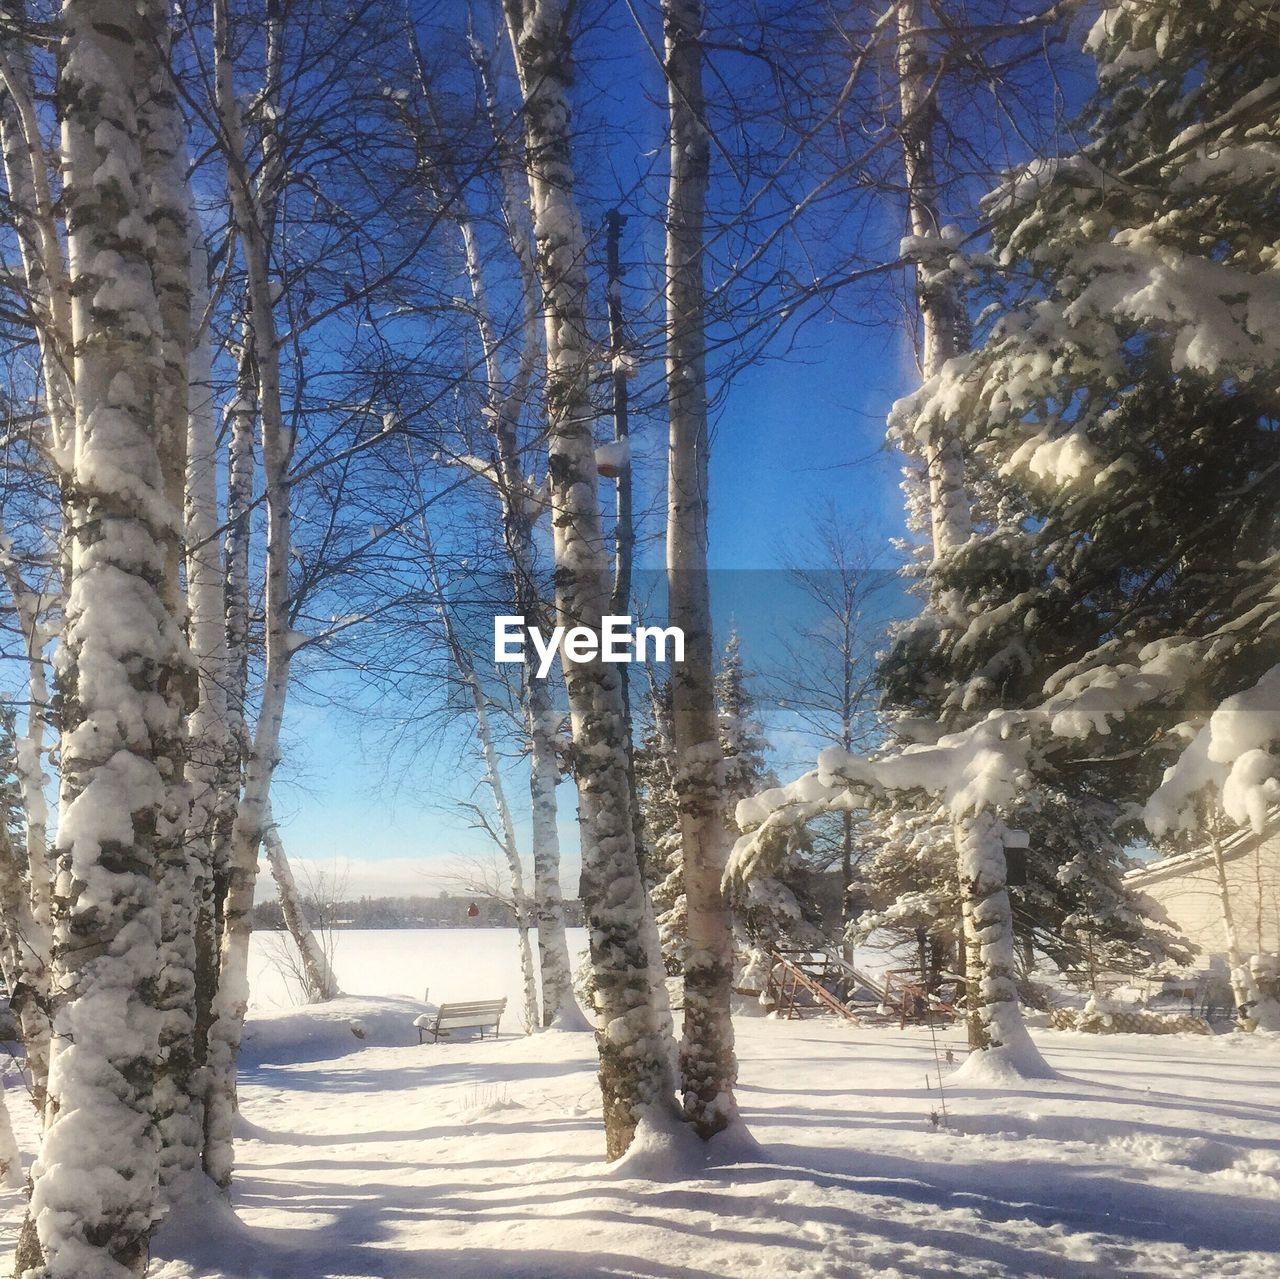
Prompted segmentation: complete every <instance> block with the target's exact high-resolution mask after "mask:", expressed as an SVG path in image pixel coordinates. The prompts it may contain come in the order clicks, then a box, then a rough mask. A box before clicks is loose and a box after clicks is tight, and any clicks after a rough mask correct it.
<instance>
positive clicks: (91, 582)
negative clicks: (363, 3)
mask: <svg viewBox="0 0 1280 1279" xmlns="http://www.w3.org/2000/svg"><path fill="white" fill-rule="evenodd" d="M62 19H63V22H62V47H61V50H60V77H59V89H58V102H59V108H60V115H61V121H62V140H63V146H62V158H63V173H64V180H65V187H64V190H63V201H64V203H65V206H66V211H67V225H68V243H69V250H70V252H69V260H70V262H71V264H72V278H71V297H72V304H71V322H72V334H73V338H74V342H75V351H76V360H75V365H74V371H73V383H72V397H73V404H74V410H75V434H76V448H75V456H74V463H73V467H72V472H71V482H72V483H73V485H74V486H75V489H76V491H77V499H76V503H75V509H76V523H75V525H74V526H73V527H72V528H71V529H69V530H68V536H69V539H70V566H71V571H70V581H69V589H68V595H67V608H66V618H65V626H64V632H63V636H62V646H61V649H60V651H59V655H58V662H57V670H58V680H59V698H60V706H61V726H62V741H61V762H62V776H61V785H60V791H59V814H60V817H59V823H58V832H57V843H56V850H57V877H56V880H55V887H54V947H53V955H52V966H53V988H54V990H55V991H56V992H57V996H56V1002H55V1012H54V1037H53V1053H52V1061H51V1066H50V1076H49V1099H48V1105H47V1111H46V1127H45V1132H44V1136H43V1140H42V1142H41V1147H40V1153H39V1156H38V1158H37V1160H36V1163H35V1165H34V1167H33V1170H32V1192H31V1204H30V1211H29V1217H28V1221H27V1223H26V1225H25V1226H24V1229H23V1234H22V1238H21V1240H20V1243H19V1251H18V1259H17V1272H18V1273H19V1274H21V1273H23V1272H24V1271H27V1270H31V1271H33V1272H38V1273H40V1274H42V1275H47V1276H49V1279H121V1277H122V1276H127V1275H142V1274H144V1273H145V1271H146V1268H147V1258H148V1251H149V1243H148V1241H149V1237H150V1232H151V1226H152V1223H153V1221H154V1219H155V1217H156V1201H157V1189H158V1177H159V1142H158V1132H157V1125H156V1119H155V1115H154V1113H153V1100H154V1098H153V1090H154V1085H155V1080H156V1063H157V1060H158V1058H159V1051H160V1035H161V1026H162V1016H161V1012H160V1009H159V1008H158V1007H157V1002H156V1001H157V995H158V993H159V986H160V979H161V970H160V940H161V928H162V911H161V907H162V903H161V900H160V893H159V891H158V885H159V882H160V878H161V873H162V870H163V866H162V857H163V855H164V854H163V849H164V848H165V847H166V841H167V840H168V839H169V838H170V833H169V831H167V830H166V823H168V822H171V821H172V818H173V814H172V813H170V812H167V811H166V809H167V806H168V804H169V802H170V801H171V799H172V791H173V783H174V781H175V778H174V775H173V768H174V765H175V761H178V760H179V759H180V757H181V751H180V749H179V745H180V741H181V734H182V714H183V710H184V707H183V703H182V698H181V691H182V688H183V686H184V684H185V682H186V678H187V674H188V670H189V665H188V659H187V651H186V645H185V642H184V640H183V636H182V632H181V628H180V624H179V619H178V617H177V616H175V612H174V607H173V601H174V598H175V595H174V592H175V584H174V583H173V582H171V581H170V580H169V574H170V573H171V572H172V571H173V569H174V568H175V566H176V561H177V548H178V538H179V530H180V518H181V512H180V509H179V508H176V507H175V506H174V503H173V495H174V493H175V492H180V489H181V483H182V476H181V472H180V471H179V473H178V475H176V476H175V475H173V474H170V473H167V472H166V465H168V466H169V467H170V468H172V467H173V466H174V465H175V464H177V463H180V461H181V456H182V454H181V451H180V450H178V449H175V448H174V447H173V445H174V441H173V440H172V438H171V435H170V433H169V428H170V426H171V424H172V423H171V419H170V417H169V415H167V414H166V412H165V409H164V398H163V394H162V388H161V386H160V384H159V380H158V377H157V370H158V369H159V368H161V367H162V365H163V359H164V357H163V354H162V350H161V346H160V343H161V337H162V332H163V328H162V317H161V300H160V298H159V296H158V293H157V287H156V282H155V280H154V278H153V274H152V262H151V259H150V254H149V253H148V247H149V245H150V244H151V242H152V236H153V235H154V233H155V230H154V225H153V223H152V217H153V214H154V215H155V216H158V217H163V218H167V217H169V216H170V215H171V213H172V210H171V209H170V207H169V206H168V203H167V201H165V200H164V199H163V197H162V203H161V204H160V205H159V206H158V207H157V208H156V209H155V210H153V209H152V207H151V203H150V201H151V197H152V192H151V191H150V189H149V183H148V182H147V181H146V179H145V178H144V157H145V156H146V154H147V152H148V149H149V139H148V138H147V136H146V130H147V128H148V127H149V125H150V123H151V122H150V120H149V114H148V112H147V111H146V110H144V109H143V107H144V104H143V101H142V99H143V98H145V96H146V95H147V94H149V93H150V92H151V90H152V87H153V85H154V82H155V78H156V74H157V70H158V62H159V54H160V50H161V49H162V48H163V47H164V46H165V40H164V33H165V20H166V13H165V11H164V8H163V6H159V5H155V4H150V3H147V4H142V5H139V4H136V3H121V2H120V0H68V3H67V4H66V6H65V7H64V9H63V14H62ZM185 207H186V206H185V200H184V202H183V204H182V209H181V210H180V213H179V215H180V216H183V215H184V211H185ZM184 242H185V240H184ZM182 270H183V271H184V272H185V267H183V268H182ZM183 437H184V439H185V422H184V431H183Z"/></svg>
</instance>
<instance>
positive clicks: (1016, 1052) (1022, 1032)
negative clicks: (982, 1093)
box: [957, 812, 1053, 1083]
mask: <svg viewBox="0 0 1280 1279" xmlns="http://www.w3.org/2000/svg"><path fill="white" fill-rule="evenodd" d="M1003 829H1004V828H1003V826H1002V824H1001V823H1000V821H999V819H998V818H996V817H995V816H994V815H993V814H991V813H989V812H980V813H976V814H974V815H973V816H971V817H966V818H965V819H963V820H962V821H961V822H959V823H958V825H957V836H958V838H957V842H958V844H959V848H960V891H961V893H962V894H963V895H964V899H965V902H966V904H967V906H968V912H969V913H968V917H967V919H966V923H967V925H968V927H967V929H966V944H967V948H968V949H969V950H970V952H971V953H972V954H973V959H974V960H975V961H976V962H975V963H972V964H971V965H969V966H967V971H966V976H967V977H968V989H969V991H970V999H971V1000H973V1001H974V1002H973V1003H972V1005H971V1007H970V1009H969V1015H970V1018H971V1022H972V1024H973V1025H974V1027H975V1029H976V1034H977V1038H978V1041H979V1042H978V1043H976V1044H971V1047H972V1048H973V1049H974V1051H972V1052H971V1053H970V1055H969V1059H968V1061H967V1062H966V1063H965V1066H964V1067H963V1070H962V1074H963V1076H964V1078H965V1079H967V1080H968V1081H969V1082H973V1083H979V1082H1008V1081H1013V1080H1017V1079H1042V1078H1046V1077H1048V1076H1051V1075H1052V1073H1053V1072H1052V1071H1051V1070H1050V1069H1049V1067H1048V1066H1047V1065H1046V1064H1045V1061H1044V1058H1042V1057H1041V1056H1040V1050H1039V1049H1038V1048H1037V1047H1036V1046H1035V1044H1034V1043H1033V1042H1032V1040H1031V1036H1030V1034H1029V1033H1028V1032H1027V1028H1026V1025H1025V1024H1024V1023H1023V1020H1022V1012H1021V1010H1020V1009H1019V1007H1018V988H1017V981H1016V969H1015V957H1014V939H1013V911H1012V909H1011V908H1010V905H1009V890H1008V888H1007V887H1006V883H1005V880H1006V867H1005V855H1004V840H1003V837H1002V833H1003ZM975 969H976V972H975V971H974V970H975ZM958 1077H959V1076H958Z"/></svg>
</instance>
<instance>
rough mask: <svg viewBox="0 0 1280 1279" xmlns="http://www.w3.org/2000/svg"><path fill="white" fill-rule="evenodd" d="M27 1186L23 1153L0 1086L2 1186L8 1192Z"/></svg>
mask: <svg viewBox="0 0 1280 1279" xmlns="http://www.w3.org/2000/svg"><path fill="white" fill-rule="evenodd" d="M25 1184H26V1182H25V1180H24V1178H23V1176H22V1153H21V1152H20V1151H19V1150H18V1142H17V1139H16V1138H15V1137H14V1135H13V1124H12V1123H10V1121H9V1104H8V1101H7V1099H6V1097H5V1094H4V1088H3V1085H0V1185H3V1186H4V1188H5V1189H6V1190H21V1189H22V1187H23V1186H24V1185H25Z"/></svg>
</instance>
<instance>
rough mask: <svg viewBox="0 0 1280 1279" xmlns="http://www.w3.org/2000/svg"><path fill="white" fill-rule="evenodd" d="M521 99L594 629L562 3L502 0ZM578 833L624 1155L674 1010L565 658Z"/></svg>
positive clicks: (565, 515) (618, 732)
mask: <svg viewBox="0 0 1280 1279" xmlns="http://www.w3.org/2000/svg"><path fill="white" fill-rule="evenodd" d="M504 11H505V14H506V18H507V26H508V29H509V33H510V37H511V44H512V49H513V51H514V54H515V60H516V68H517V73H518V75H519V79H520V85H521V90H522V93H523V96H524V112H523V118H524V126H525V151H526V155H527V159H528V166H529V188H530V198H531V205H532V209H533V225H534V240H535V244H536V249H537V251H536V254H535V260H536V262H537V265H538V273H539V279H540V283H541V286H542V300H543V313H544V323H545V327H546V353H547V396H546V398H547V416H548V424H549V434H548V476H549V488H550V501H551V523H552V535H553V544H554V548H555V561H556V609H557V614H558V621H559V622H560V623H561V624H562V625H566V626H573V625H582V626H588V627H591V628H593V629H596V630H597V631H598V630H599V627H600V619H601V617H602V615H603V614H604V612H605V610H606V608H607V607H608V601H609V593H610V592H609V579H608V557H607V555H606V551H605V543H604V533H603V528H602V521H601V517H600V504H599V498H598V496H597V488H598V474H597V471H596V462H595V445H594V437H593V429H592V428H593V424H594V421H595V411H594V409H593V407H592V404H591V397H590V378H591V363H592V353H593V352H592V343H591V339H590V336H589V334H588V332H587V279H586V268H585V262H586V258H587V251H586V240H585V237H584V235H583V230H582V222H581V219H580V217H579V215H578V209H577V204H576V199H575V195H574V173H573V163H572V158H571V146H570V127H569V119H570V107H569V98H568V88H569V84H570V81H571V79H572V51H571V48H570V38H569V33H568V28H567V21H568V14H567V12H566V6H565V5H564V4H562V3H560V2H559V0H505V3H504ZM561 660H562V665H563V668H564V673H565V684H566V686H567V689H568V694H569V711H570V717H571V720H572V724H573V747H574V761H575V771H576V780H577V783H578V797H579V809H580V818H581V821H580V829H581V832H582V863H583V873H582V884H583V897H584V901H585V906H586V911H587V922H588V927H589V929H590V936H591V958H592V967H593V969H594V975H595V985H596V999H597V1004H598V1010H599V1014H600V1022H599V1028H598V1029H597V1033H596V1040H597V1045H598V1048H599V1051H600V1084H601V1091H602V1094H603V1100H604V1121H605V1146H606V1153H607V1155H608V1157H609V1158H611V1159H614V1158H617V1157H618V1156H620V1155H622V1154H623V1153H624V1152H625V1151H626V1150H627V1148H628V1146H629V1145H630V1144H631V1140H632V1137H633V1135H634V1133H635V1129H636V1126H637V1124H638V1123H639V1122H640V1120H641V1118H643V1117H644V1116H645V1114H646V1112H647V1111H654V1112H659V1113H665V1114H667V1115H669V1112H670V1111H671V1109H672V1108H673V1096H672V1093H673V1081H672V1074H671V1055H672V1045H671V1040H670V1015H669V1012H668V1011H667V1008H666V999H665V986H664V984H663V976H662V973H661V971H660V970H659V969H658V968H657V966H656V965H655V964H653V962H652V961H651V956H653V955H655V954H656V953H657V941H656V936H655V930H654V925H653V917H652V912H651V910H650V907H649V901H648V896H647V894H646V892H645V886H644V881H643V879H642V877H641V874H640V866H639V863H638V860H637V857H636V845H635V834H634V830H633V828H632V822H631V788H630V785H629V782H628V778H627V739H628V731H629V730H628V725H627V722H626V717H625V714H624V708H623V702H622V689H621V685H620V683H619V680H618V674H617V667H615V666H611V665H610V664H608V663H605V662H601V661H600V660H599V659H595V660H590V661H582V662H577V661H573V660H572V659H570V658H569V657H567V656H562V659H561Z"/></svg>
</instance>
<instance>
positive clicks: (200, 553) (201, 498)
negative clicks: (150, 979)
mask: <svg viewBox="0 0 1280 1279" xmlns="http://www.w3.org/2000/svg"><path fill="white" fill-rule="evenodd" d="M188 225H189V229H190V231H191V349H190V355H189V361H188V405H187V490H186V551H187V609H188V613H187V617H188V635H189V641H190V644H191V650H192V656H193V657H194V658H195V663H196V676H197V689H196V706H195V709H194V710H193V711H192V712H191V714H190V715H189V716H188V717H187V784H188V786H189V787H190V793H191V811H190V814H189V817H188V825H187V846H188V850H189V852H190V855H191V857H192V859H193V861H194V862H195V863H196V864H197V865H198V866H200V867H201V868H202V871H203V874H202V876H201V880H200V896H199V900H198V901H197V903H196V910H197V915H196V924H195V992H194V997H195V1013H194V1027H193V1053H194V1059H195V1062H196V1064H197V1065H198V1066H199V1065H203V1064H204V1062H205V1060H206V1058H207V1055H208V1043H209V1020H210V1017H211V1016H212V1013H213V995H214V991H215V990H216V989H217V985H218V933H219V927H220V923H219V916H220V906H219V902H218V897H219V891H218V886H217V884H216V882H215V875H216V869H217V868H216V866H215V857H214V847H215V841H216V823H217V818H218V811H219V781H220V778H221V777H222V774H223V770H224V768H225V767H226V763H227V755H228V751H229V749H231V745H232V743H231V734H230V731H229V729H228V718H227V717H228V710H227V688H226V684H227V678H228V669H227V639H226V625H225V615H226V593H225V590H224V585H223V583H224V578H223V570H222V557H221V555H220V554H219V549H218V540H217V538H218V528H219V525H220V517H219V512H218V473H217V455H218V442H217V429H216V423H215V412H216V410H215V406H214V399H213V369H212V352H211V348H210V339H209V334H208V333H207V331H206V328H205V313H206V311H207V310H208V307H209V290H208V279H207V273H208V264H207V260H206V255H205V251H204V242H203V240H202V238H201V237H200V235H199V228H198V226H197V225H196V222H195V218H194V214H193V213H192V212H189V214H188ZM237 771H238V770H237Z"/></svg>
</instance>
